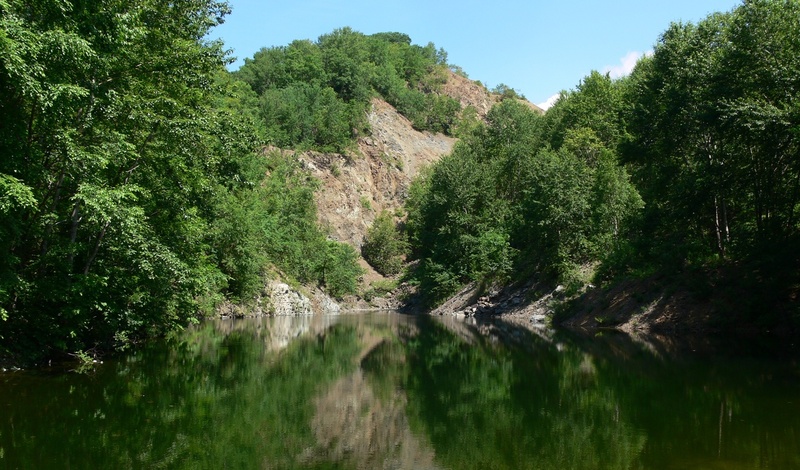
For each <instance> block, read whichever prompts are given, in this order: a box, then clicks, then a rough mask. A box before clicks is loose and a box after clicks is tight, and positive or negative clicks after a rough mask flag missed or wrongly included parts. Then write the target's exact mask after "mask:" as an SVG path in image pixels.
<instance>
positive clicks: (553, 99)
mask: <svg viewBox="0 0 800 470" xmlns="http://www.w3.org/2000/svg"><path fill="white" fill-rule="evenodd" d="M560 97H561V93H556V94H555V95H553V96H551V97H550V98H547V100H545V102H544V103H537V104H536V106H538V107H540V108H542V109H543V110H545V111H547V110H548V109H550V108H552V107H553V105H554V104H556V101H558V98H560Z"/></svg>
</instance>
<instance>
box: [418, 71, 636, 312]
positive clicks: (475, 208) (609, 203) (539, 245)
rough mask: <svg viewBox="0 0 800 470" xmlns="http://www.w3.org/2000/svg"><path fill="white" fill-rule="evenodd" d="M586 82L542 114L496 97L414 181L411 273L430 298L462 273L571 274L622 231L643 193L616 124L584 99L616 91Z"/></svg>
mask: <svg viewBox="0 0 800 470" xmlns="http://www.w3.org/2000/svg"><path fill="white" fill-rule="evenodd" d="M595 82H601V83H600V84H595ZM605 82H608V83H605ZM585 83H587V84H592V86H588V85H587V86H585V87H583V88H581V89H580V90H578V91H576V92H574V93H572V94H569V95H567V96H566V97H565V98H564V99H563V100H562V101H561V103H563V104H561V106H562V111H558V110H557V111H556V112H555V113H554V114H549V113H548V115H546V116H545V117H540V116H539V115H538V114H536V113H534V112H533V111H531V110H530V109H529V108H528V107H526V106H525V105H524V104H522V103H520V102H519V101H517V100H505V101H503V102H501V103H500V104H499V105H497V106H495V107H494V108H493V109H492V111H491V112H490V113H489V115H488V116H487V121H488V124H487V125H486V126H480V125H479V126H475V127H473V128H472V130H471V131H470V132H469V133H468V134H467V135H465V136H464V137H463V140H462V141H461V142H460V143H459V144H457V145H456V147H455V149H454V151H453V153H452V154H451V155H449V156H447V157H445V158H443V159H442V160H440V161H439V162H438V163H437V164H435V165H434V166H433V168H432V169H431V170H430V173H428V174H424V175H423V176H422V177H421V178H420V179H419V180H418V181H416V182H415V183H414V184H413V185H412V188H411V191H410V194H409V199H408V202H407V210H408V213H409V220H408V228H409V233H410V234H411V242H412V248H413V253H414V256H415V257H416V258H417V259H419V260H420V262H421V265H420V268H419V271H418V273H417V274H416V277H417V278H418V281H419V283H420V285H421V287H422V290H423V292H426V293H429V295H430V300H431V301H432V302H436V301H438V300H441V299H442V298H443V297H444V296H446V295H449V294H450V293H452V292H453V291H454V290H456V289H457V288H458V287H459V286H460V285H461V284H462V283H464V282H466V281H468V280H475V281H491V280H497V279H500V280H502V279H504V278H507V277H508V276H510V275H511V273H512V272H513V271H515V270H517V271H519V272H529V271H530V270H531V268H534V269H536V270H537V271H538V272H540V273H542V274H544V275H547V276H551V277H553V278H558V279H560V280H561V281H570V280H573V279H577V272H578V269H579V267H580V266H581V265H582V264H584V263H589V262H593V261H595V260H597V259H599V257H600V256H601V255H603V254H605V253H606V252H607V251H609V250H611V249H612V248H613V246H615V244H616V243H617V242H618V240H619V239H620V237H621V236H622V235H623V234H624V233H625V230H626V228H627V226H628V223H629V221H630V220H631V218H632V217H633V216H634V215H635V214H636V213H637V212H638V210H639V209H641V207H642V201H641V198H640V197H639V195H638V193H637V192H636V189H635V188H634V187H633V186H632V184H631V183H630V181H629V177H628V175H627V172H626V171H625V170H624V169H623V168H622V167H621V166H619V164H618V163H617V158H616V153H615V152H614V150H613V149H614V148H616V146H617V141H616V140H615V139H617V138H618V137H617V136H619V135H621V134H622V131H619V130H615V129H613V128H610V127H608V126H604V125H602V120H603V119H595V116H594V115H593V113H594V114H596V112H595V110H594V108H593V107H591V106H588V105H583V104H582V103H584V102H587V101H590V102H607V101H609V100H611V99H612V98H613V99H616V98H615V97H616V95H617V94H618V93H617V91H616V88H615V87H614V86H612V85H611V83H610V81H609V80H608V78H607V77H601V76H591V77H590V78H589V79H587V81H586V82H585ZM600 85H602V86H600ZM597 89H600V90H605V91H606V92H607V93H610V94H611V95H612V97H611V98H609V97H604V96H602V94H601V93H599V92H598V91H597ZM586 94H589V95H590V97H589V98H587V97H586ZM590 98H591V99H590ZM573 100H575V101H576V102H577V104H572V101H573ZM568 107H569V109H570V111H569V114H565V111H564V110H565V109H567V108H568ZM606 112H607V111H606V110H603V111H602V113H606ZM580 113H584V114H586V115H578V114H580ZM600 118H602V116H600ZM604 119H605V121H607V122H610V123H618V122H621V120H620V119H618V118H616V117H606V118H604ZM587 124H592V125H596V126H598V129H599V130H601V131H603V132H604V134H605V135H606V136H608V139H610V141H609V142H606V141H604V140H603V138H602V137H600V136H598V134H597V131H596V130H595V129H594V128H592V127H586V126H585V125H587ZM555 144H558V145H555Z"/></svg>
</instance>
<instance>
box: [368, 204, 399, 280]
mask: <svg viewBox="0 0 800 470" xmlns="http://www.w3.org/2000/svg"><path fill="white" fill-rule="evenodd" d="M406 250H407V242H406V240H405V237H404V236H403V234H402V233H401V232H399V231H398V229H397V227H396V226H395V222H394V218H393V217H392V215H391V213H389V212H388V211H386V210H384V211H382V212H381V213H380V214H379V215H378V216H377V217H376V218H375V220H374V221H373V222H372V226H370V228H369V230H367V236H366V238H365V239H364V244H363V245H362V246H361V254H362V256H363V257H364V259H365V260H366V261H367V262H368V263H369V264H370V265H372V267H373V268H375V270H376V271H378V272H379V273H381V274H383V275H384V276H394V275H395V274H397V273H399V272H400V270H401V269H402V268H403V257H404V256H405V252H406Z"/></svg>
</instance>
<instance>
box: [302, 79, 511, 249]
mask: <svg viewBox="0 0 800 470" xmlns="http://www.w3.org/2000/svg"><path fill="white" fill-rule="evenodd" d="M441 92H442V93H444V94H446V95H448V96H451V97H453V98H455V99H457V100H459V102H460V103H461V105H462V107H465V108H466V107H467V106H471V107H473V108H474V109H475V110H476V112H477V114H478V116H479V117H480V118H485V117H486V114H487V113H488V112H489V110H490V109H491V108H492V106H494V104H495V103H497V102H498V100H499V98H498V96H497V95H493V94H491V93H490V92H489V91H488V90H486V88H485V87H483V86H482V85H480V84H478V83H476V82H473V81H471V80H469V79H467V78H464V77H462V76H459V75H456V74H454V73H452V72H451V73H450V74H449V77H448V80H447V82H446V83H445V84H444V85H443V86H442V90H441ZM368 118H369V124H370V128H371V129H372V135H370V136H367V137H364V138H361V139H360V140H359V141H358V152H356V155H354V156H344V155H340V154H322V153H317V152H306V153H304V154H303V155H301V157H300V159H301V161H302V162H304V164H305V166H306V168H308V169H309V170H310V171H311V173H312V174H313V175H314V176H315V177H316V178H318V179H319V180H320V181H321V182H322V186H321V188H320V190H319V191H318V192H317V208H318V214H319V220H320V222H321V223H322V225H323V226H325V227H327V228H328V229H329V230H330V233H331V235H332V236H333V237H335V238H336V239H337V240H339V241H343V242H346V243H350V244H351V245H353V246H354V247H356V249H360V247H361V243H362V242H363V240H364V235H365V234H366V232H367V229H368V228H369V226H370V225H371V224H372V222H373V220H375V217H376V216H377V215H378V214H380V212H381V211H382V210H384V209H388V210H394V209H396V208H398V207H401V206H402V205H403V203H404V201H405V199H406V196H407V195H408V187H409V185H410V184H411V181H412V179H413V178H414V177H415V176H417V174H418V173H419V171H420V170H421V169H422V168H423V167H425V166H427V165H430V164H432V163H433V162H435V161H437V160H439V159H440V158H442V156H444V155H446V154H448V153H450V152H451V151H452V150H453V145H454V144H455V141H456V139H454V138H452V137H447V136H445V135H442V134H432V133H430V132H419V131H417V130H415V129H414V128H413V126H412V125H411V122H410V121H409V120H408V119H406V118H405V117H404V116H403V115H401V114H400V113H398V112H397V110H395V109H394V108H393V107H392V106H391V105H389V104H388V103H386V102H385V101H383V100H380V99H375V100H373V102H372V108H371V110H370V113H369V116H368Z"/></svg>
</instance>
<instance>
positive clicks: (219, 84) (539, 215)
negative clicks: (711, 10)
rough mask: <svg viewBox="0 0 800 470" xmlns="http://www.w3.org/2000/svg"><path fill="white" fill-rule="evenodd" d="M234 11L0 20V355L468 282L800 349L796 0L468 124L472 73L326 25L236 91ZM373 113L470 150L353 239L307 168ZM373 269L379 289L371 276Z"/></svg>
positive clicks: (578, 311) (561, 308) (594, 314)
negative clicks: (305, 298) (307, 299)
mask: <svg viewBox="0 0 800 470" xmlns="http://www.w3.org/2000/svg"><path fill="white" fill-rule="evenodd" d="M229 11H230V8H229V6H228V4H227V3H226V2H218V1H211V0H201V1H197V0H178V1H174V2H167V3H164V2H160V1H157V0H124V1H113V2H112V1H105V0H101V1H97V2H73V1H60V0H42V1H39V2H36V4H35V5H30V2H27V1H23V0H2V1H0V58H1V59H2V61H0V113H2V115H3V116H4V119H3V120H2V121H0V155H3V158H2V159H0V358H5V359H10V360H13V361H15V362H38V361H44V360H47V359H49V358H54V357H64V356H65V355H76V356H81V357H83V356H86V357H88V356H87V354H89V353H90V352H92V351H112V350H124V349H126V348H129V347H132V346H134V345H136V344H138V343H141V342H143V341H146V340H147V339H148V338H152V337H158V336H165V335H169V334H170V332H174V331H176V330H180V329H181V328H183V327H184V326H186V325H188V324H190V323H195V322H198V321H200V320H201V319H203V318H208V317H211V316H213V315H215V312H216V311H217V309H218V308H219V306H220V305H223V304H226V305H230V304H239V305H242V306H246V305H249V304H251V303H253V302H254V299H257V298H258V297H259V295H261V292H262V291H263V290H264V286H265V285H266V284H267V283H268V282H269V281H271V280H280V281H282V282H286V283H288V284H289V285H291V286H293V287H299V286H302V285H306V286H312V288H317V287H318V288H320V289H322V290H324V291H325V293H326V294H327V295H329V296H331V297H333V298H337V299H351V300H352V299H365V298H370V299H372V298H377V297H385V296H386V295H387V293H393V292H395V290H396V288H397V286H398V285H400V286H403V287H402V291H403V292H406V291H408V290H414V291H415V292H416V296H415V297H413V299H414V302H415V303H413V304H412V305H413V306H414V308H418V309H420V310H432V309H433V308H434V307H437V306H439V308H440V309H442V308H443V307H441V304H442V303H443V302H445V301H447V299H451V300H450V301H449V302H450V304H452V305H455V304H454V303H453V300H452V296H453V295H454V294H456V293H458V292H459V291H461V290H462V289H463V288H464V286H469V285H471V286H479V287H476V288H475V292H474V293H472V294H470V295H471V296H474V297H475V298H474V299H469V303H467V304H464V305H459V306H458V308H454V310H452V311H453V312H455V311H462V312H463V311H464V310H465V309H474V311H470V312H467V313H472V314H475V313H476V312H477V311H478V309H479V308H480V309H483V310H485V314H487V315H488V314H490V313H492V312H495V313H507V312H499V311H498V310H497V309H498V305H500V306H501V308H503V309H505V308H508V310H509V311H510V310H512V309H513V308H516V307H519V308H520V309H522V310H520V311H523V312H525V313H524V315H529V316H528V317H526V318H528V320H531V319H533V320H534V321H535V322H540V321H545V320H543V319H542V318H541V317H540V316H539V315H545V317H546V318H547V320H546V321H548V322H549V321H552V322H553V323H555V324H559V323H565V324H568V325H573V326H581V327H591V328H608V327H612V326H613V327H619V328H621V329H623V330H625V329H626V328H627V329H629V330H631V331H639V330H648V329H649V330H652V331H662V332H668V331H677V330H680V329H682V328H683V329H688V330H693V331H702V332H707V333H708V334H711V332H717V333H718V334H726V332H730V331H734V330H736V329H741V328H745V329H751V330H752V331H758V332H764V333H766V332H767V331H770V332H775V331H780V332H783V333H785V334H792V335H796V334H797V331H798V327H799V326H800V308H799V307H798V301H797V300H798V299H797V297H798V295H799V294H800V158H798V156H800V53H799V52H798V51H800V23H798V22H797V21H796V18H798V17H800V3H798V2H796V1H792V0H746V1H743V2H742V4H741V5H740V6H739V7H737V8H736V9H734V10H732V11H730V12H727V13H715V14H712V15H710V16H708V17H707V18H706V19H704V20H702V21H700V22H698V23H697V24H692V23H673V24H671V25H669V26H668V27H667V29H666V30H665V32H664V33H663V34H662V35H661V36H660V37H659V38H654V39H657V43H656V46H655V49H654V53H653V54H652V56H648V57H644V58H642V59H641V60H640V61H639V63H638V64H637V66H636V68H635V69H634V71H633V72H632V73H631V75H629V76H627V77H623V78H620V79H611V78H610V77H609V75H607V74H606V75H603V74H600V73H598V72H592V73H590V74H589V75H588V76H587V77H585V78H584V79H583V80H582V81H581V82H580V83H579V84H578V85H577V86H576V87H575V88H574V89H572V90H569V91H564V92H562V94H561V97H560V99H559V100H558V101H557V102H556V103H555V105H554V106H553V107H552V108H551V109H549V110H548V111H547V112H546V113H542V112H540V111H541V110H538V109H535V107H534V106H532V105H530V104H529V103H527V101H526V100H525V98H524V96H521V95H519V94H518V93H517V92H516V91H515V90H514V89H513V88H511V87H508V86H507V85H501V86H498V87H497V88H496V89H494V90H491V91H489V90H485V88H482V90H484V91H485V92H486V94H487V95H491V96H492V97H493V98H492V102H493V103H496V104H494V106H493V107H492V108H491V109H488V110H487V111H486V112H478V110H477V109H476V108H475V107H473V106H471V105H465V104H464V103H463V102H462V101H460V100H459V97H458V96H457V93H456V94H455V95H454V92H452V90H451V88H452V87H450V88H448V87H447V84H448V77H451V76H454V74H455V75H458V76H460V77H462V78H464V79H465V80H466V78H467V76H466V74H465V73H464V71H463V70H461V68H460V67H458V66H457V65H454V64H449V63H448V62H447V53H446V52H445V51H444V50H443V49H441V48H437V47H436V46H435V45H434V44H432V43H428V44H427V45H425V46H420V45H417V44H414V43H412V40H411V38H410V37H408V36H407V35H406V34H403V33H399V32H386V33H378V34H373V35H365V34H362V33H359V32H357V31H353V30H352V29H350V28H342V29H337V30H335V31H333V32H331V33H327V34H323V35H322V36H320V37H319V38H318V39H317V40H315V41H312V40H297V41H293V42H292V43H291V44H288V45H286V46H279V47H272V48H264V49H262V50H260V51H259V52H257V53H256V54H255V55H254V56H253V57H252V58H248V59H246V60H245V63H244V65H243V66H242V67H241V68H240V69H239V70H237V71H235V72H229V71H227V70H226V69H225V65H226V64H227V63H228V62H229V60H230V59H229V57H228V56H227V53H226V52H225V48H224V44H223V43H222V42H221V41H208V40H207V39H206V38H207V33H208V31H209V30H210V29H211V28H213V27H214V26H216V25H218V24H220V23H221V22H222V21H224V18H225V15H227V14H228V13H229ZM445 90H449V91H448V92H447V93H446V92H445ZM376 99H379V100H383V101H384V102H385V103H388V104H389V105H391V107H393V108H394V109H396V110H397V111H398V112H399V113H400V114H401V115H402V116H405V118H407V119H408V122H410V123H411V125H412V126H413V128H414V129H416V130H417V131H421V132H428V133H438V134H443V135H446V136H448V137H452V138H455V139H457V142H456V143H455V145H454V147H453V150H452V152H451V153H449V154H448V155H445V156H444V157H442V158H441V159H439V160H438V161H437V162H435V163H433V164H431V165H430V166H428V167H426V168H424V169H422V170H421V171H420V172H419V174H418V175H417V177H416V178H415V179H414V180H413V182H412V183H411V184H410V187H408V188H407V191H405V190H404V191H403V196H404V198H405V199H404V200H403V201H397V207H396V208H394V210H392V211H383V212H381V213H380V214H379V215H378V216H377V217H375V219H374V220H375V222H374V223H373V224H372V228H370V229H369V231H368V232H367V234H366V237H365V240H364V241H365V243H363V244H362V246H353V245H351V244H348V243H344V242H342V241H338V240H335V239H333V237H331V236H330V231H329V229H328V228H327V227H324V226H322V225H321V224H320V222H319V218H318V207H317V206H316V205H315V194H317V192H318V191H319V189H320V184H321V183H320V181H319V180H318V179H316V178H314V177H312V175H311V174H310V172H309V170H308V168H307V167H306V166H305V164H304V163H302V162H301V161H300V159H299V157H298V156H297V155H298V154H301V153H302V152H304V151H315V152H326V153H331V154H334V153H335V154H337V155H341V156H343V160H342V161H343V162H345V163H346V162H347V161H349V160H354V159H359V158H364V157H363V155H360V154H359V147H358V143H359V141H360V139H364V138H367V137H369V136H370V135H371V132H372V129H370V124H369V121H368V119H367V115H368V111H369V109H370V106H371V103H372V102H373V100H376ZM284 150H285V151H284ZM387 161H388V157H387ZM341 171H342V170H341V169H340V168H339V167H338V166H337V167H332V168H331V169H330V172H331V174H332V175H333V177H338V175H341ZM361 205H362V206H363V207H361V209H363V210H364V211H370V210H372V208H371V202H370V199H369V198H366V197H362V199H361ZM362 258H363V260H366V262H368V263H369V264H370V265H371V267H372V268H373V269H374V270H375V272H376V273H380V275H383V276H387V277H385V278H382V280H381V281H380V282H379V283H377V284H372V285H364V283H363V282H361V281H360V279H362V278H363V276H364V275H365V271H364V269H363V267H362V265H360V264H359V262H361V263H363V262H364V261H361V260H362ZM480 286H484V287H480ZM487 286H522V287H517V288H515V289H516V290H512V289H511V288H508V289H506V290H503V289H501V288H496V289H494V291H493V290H492V288H491V287H487ZM544 286H547V287H546V288H545V287H544ZM557 286H562V287H561V290H559V291H558V292H557V294H558V295H556V296H554V294H553V293H554V292H555V291H556V290H557ZM587 286H591V287H589V288H588V289H587ZM495 291H496V292H495ZM501 292H505V293H506V294H507V297H503V298H493V296H494V295H499V294H500V293H501ZM506 294H504V295H506ZM548 296H549V297H548ZM395 297H396V296H395ZM456 298H458V296H456ZM554 298H562V299H563V301H559V302H554V300H553V299H554ZM542 299H545V300H542ZM463 300H464V301H466V300H467V299H463ZM393 302H396V301H393ZM504 302H505V303H506V306H505V307H502V305H503V303H504ZM514 302H517V303H516V304H515V303H514ZM445 305H447V303H446V304H445ZM528 307H530V309H531V310H530V311H528V310H525V308H528ZM440 311H441V310H440ZM524 315H523V316H524ZM551 316H553V319H552V320H550V319H549V318H550V317H551Z"/></svg>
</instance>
